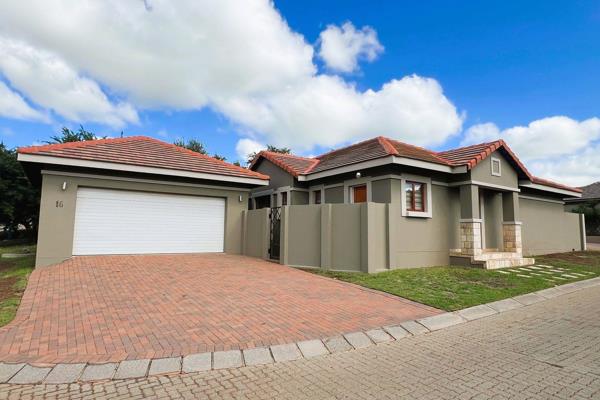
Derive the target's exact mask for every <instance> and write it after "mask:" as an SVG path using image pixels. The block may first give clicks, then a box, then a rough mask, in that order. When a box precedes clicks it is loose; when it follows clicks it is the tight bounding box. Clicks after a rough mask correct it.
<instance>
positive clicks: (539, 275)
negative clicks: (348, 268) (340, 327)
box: [309, 251, 600, 311]
mask: <svg viewBox="0 0 600 400" xmlns="http://www.w3.org/2000/svg"><path fill="white" fill-rule="evenodd" d="M535 261H536V264H535V265H536V266H538V267H536V268H538V269H535V268H529V267H527V268H526V269H520V268H507V269H503V270H483V269H476V268H464V267H451V266H444V267H430V268H411V269H399V270H394V271H389V272H381V273H378V274H371V275H369V274H364V273H360V272H334V271H323V270H309V271H310V272H312V273H316V274H319V275H323V276H327V277H330V278H333V279H340V280H343V281H346V282H351V283H355V284H357V285H361V286H365V287H368V288H371V289H376V290H381V291H383V292H387V293H391V294H394V295H397V296H401V297H404V298H407V299H410V300H414V301H417V302H419V303H423V304H427V305H430V306H433V307H436V308H439V309H442V310H446V311H454V310H460V309H462V308H466V307H471V306H475V305H478V304H483V303H489V302H492V301H496V300H501V299H505V298H508V297H512V296H516V295H520V294H524V293H529V292H534V291H537V290H541V289H546V288H549V287H553V286H557V285H562V284H565V283H569V282H574V281H578V280H582V279H589V278H593V277H596V276H599V275H600V252H597V251H596V252H591V251H590V252H585V253H584V252H575V253H562V254H553V255H549V256H543V257H536V260H535ZM540 265H545V266H551V267H553V268H547V267H541V266H540ZM573 273H575V275H573ZM564 275H567V276H564Z"/></svg>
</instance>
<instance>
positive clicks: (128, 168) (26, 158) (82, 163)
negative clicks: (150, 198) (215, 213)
mask: <svg viewBox="0 0 600 400" xmlns="http://www.w3.org/2000/svg"><path fill="white" fill-rule="evenodd" d="M17 160H19V161H21V162H30V163H40V164H49V165H65V166H69V167H82V168H96V169H104V170H111V171H121V172H136V173H140V174H154V175H166V176H177V177H183V178H192V179H204V180H212V181H221V182H232V183H243V184H247V185H256V186H267V185H268V184H269V181H268V180H265V179H258V178H247V177H241V176H231V175H223V174H207V173H202V172H193V171H184V170H178V169H171V168H156V167H145V166H141V165H131V164H122V163H111V162H105V161H93V160H82V159H78V158H66V157H55V156H47V155H40V154H27V153H19V154H18V156H17Z"/></svg>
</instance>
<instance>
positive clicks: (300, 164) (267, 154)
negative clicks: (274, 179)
mask: <svg viewBox="0 0 600 400" xmlns="http://www.w3.org/2000/svg"><path fill="white" fill-rule="evenodd" d="M261 157H264V158H266V159H267V160H269V161H271V162H272V163H273V164H275V165H277V166H278V167H279V168H281V169H283V170H285V171H287V172H288V173H289V174H291V175H292V176H298V175H302V174H305V173H306V172H307V171H308V170H310V168H311V167H312V166H313V165H315V164H316V163H318V162H319V160H316V159H314V158H308V157H299V156H294V155H292V154H283V153H275V152H272V151H266V150H263V151H261V152H259V153H258V154H257V155H256V156H255V157H254V159H253V160H252V162H251V163H250V167H249V168H252V167H253V166H254V165H255V164H256V163H257V162H258V160H259V159H260V158H261Z"/></svg>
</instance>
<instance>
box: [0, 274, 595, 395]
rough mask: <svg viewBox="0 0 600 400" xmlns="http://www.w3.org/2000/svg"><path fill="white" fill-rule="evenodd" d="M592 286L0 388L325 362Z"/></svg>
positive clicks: (28, 379) (52, 371)
mask: <svg viewBox="0 0 600 400" xmlns="http://www.w3.org/2000/svg"><path fill="white" fill-rule="evenodd" d="M593 286H600V277H599V278H593V279H589V280H583V281H578V282H573V283H569V284H566V285H562V286H556V287H553V288H549V289H544V290H541V291H538V292H533V293H528V294H524V295H521V296H516V297H513V298H509V299H504V300H500V301H495V302H493V303H488V304H482V305H479V306H475V307H470V308H466V309H463V310H460V311H455V312H448V313H444V314H439V315H435V316H432V317H427V318H423V319H418V320H415V321H406V322H403V323H401V324H399V325H396V326H385V327H381V328H376V329H371V330H368V331H365V332H352V333H347V334H344V335H339V336H334V337H330V338H326V339H323V340H320V339H315V340H306V341H301V342H296V343H289V344H282V345H274V346H270V347H259V348H253V349H247V350H241V351H240V350H230V351H216V352H212V353H200V354H192V355H187V356H184V357H171V358H157V359H142V360H125V361H121V362H119V363H105V364H86V363H72V364H56V365H53V366H36V365H30V364H25V363H20V364H10V363H0V383H9V384H38V383H43V384H64V383H74V382H92V381H104V380H111V379H132V378H143V377H146V376H152V375H167V374H180V373H191V372H200V371H209V370H213V369H214V370H216V369H225V368H238V367H242V366H245V365H246V366H252V365H261V364H272V363H275V362H285V361H292V360H298V359H301V358H312V357H320V356H325V355H328V354H333V353H339V352H343V351H349V350H353V349H362V348H365V347H369V346H373V345H376V344H380V343H388V342H393V341H396V340H401V339H403V338H406V337H410V336H414V335H421V334H425V333H429V332H432V331H436V330H439V329H443V328H447V327H450V326H453V325H457V324H461V323H464V322H468V321H473V320H476V319H480V318H484V317H488V316H491V315H495V314H498V313H502V312H505V311H509V310H512V309H515V308H520V307H525V306H528V305H531V304H535V303H539V302H541V301H545V300H547V299H551V298H554V297H558V296H560V295H563V294H568V293H572V292H575V291H578V290H581V289H585V288H588V287H593Z"/></svg>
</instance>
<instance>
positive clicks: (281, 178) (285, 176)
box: [254, 158, 294, 192]
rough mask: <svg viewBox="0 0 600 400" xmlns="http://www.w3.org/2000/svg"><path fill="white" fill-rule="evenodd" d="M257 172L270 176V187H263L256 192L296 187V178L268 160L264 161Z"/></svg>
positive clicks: (256, 169)
mask: <svg viewBox="0 0 600 400" xmlns="http://www.w3.org/2000/svg"><path fill="white" fill-rule="evenodd" d="M254 170H255V171H257V172H260V173H261V174H265V175H268V176H269V186H261V187H260V188H257V189H255V190H254V192H263V191H265V190H269V189H277V188H280V187H284V186H294V177H293V176H292V175H290V174H289V173H287V172H286V171H284V170H282V169H281V168H279V167H278V166H277V165H275V164H273V163H272V162H271V161H269V160H267V159H264V158H263V159H262V160H261V161H260V164H259V165H258V167H257V168H254Z"/></svg>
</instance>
